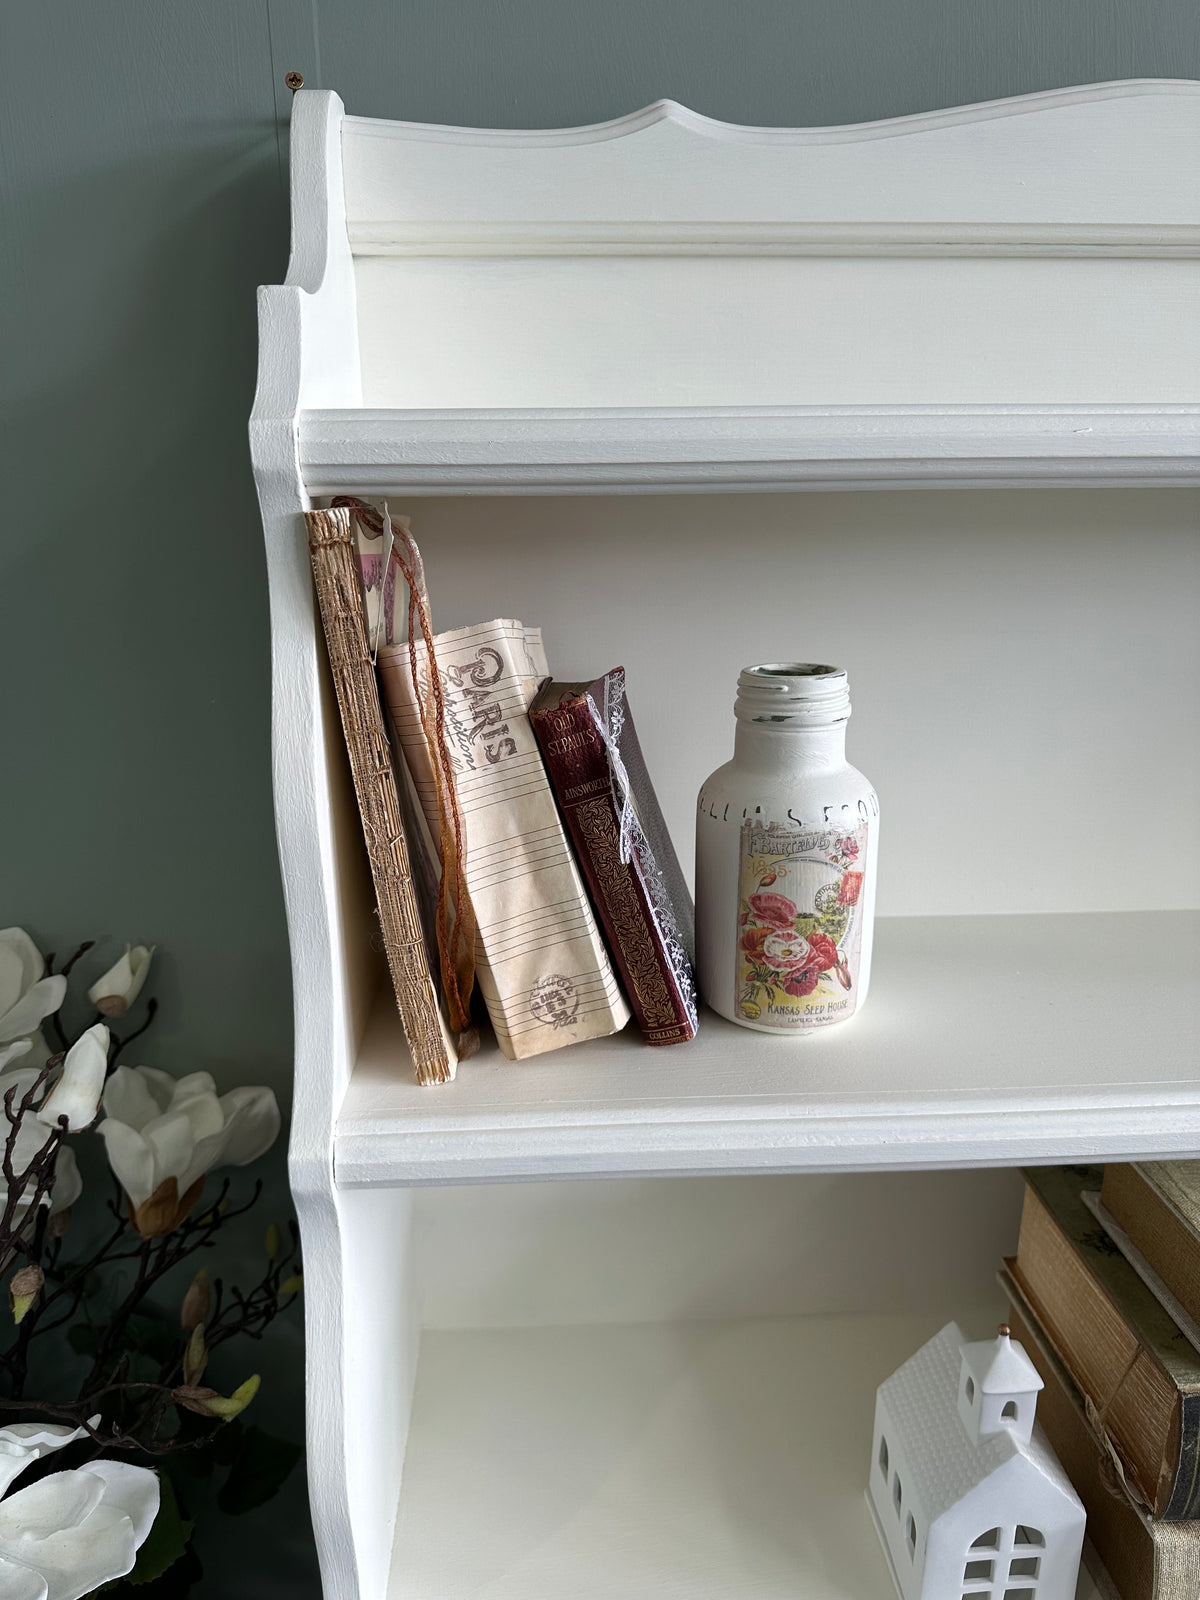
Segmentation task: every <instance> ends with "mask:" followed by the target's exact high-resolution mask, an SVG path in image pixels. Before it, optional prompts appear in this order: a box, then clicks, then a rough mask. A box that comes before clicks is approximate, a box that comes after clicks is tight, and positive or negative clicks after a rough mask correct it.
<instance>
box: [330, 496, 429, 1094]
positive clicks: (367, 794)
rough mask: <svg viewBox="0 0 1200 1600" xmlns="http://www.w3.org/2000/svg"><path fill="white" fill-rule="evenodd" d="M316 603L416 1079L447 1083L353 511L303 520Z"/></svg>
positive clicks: (337, 510)
mask: <svg viewBox="0 0 1200 1600" xmlns="http://www.w3.org/2000/svg"><path fill="white" fill-rule="evenodd" d="M305 520H306V522H307V523H308V544H309V553H310V555H311V558H312V569H313V579H314V582H315V586H316V591H317V604H318V606H319V607H320V611H321V622H322V625H323V627H324V630H325V644H326V648H327V650H328V653H329V665H330V669H331V671H332V673H333V685H334V690H335V692H336V695H337V703H338V711H339V713H340V715H341V720H342V733H343V735H344V736H345V740H346V752H347V754H348V756H349V758H350V772H351V775H352V777H353V779H354V793H355V796H356V797H357V800H358V809H359V814H360V816H361V818H362V826H363V834H364V836H365V838H366V842H367V856H368V859H369V861H370V864H371V878H372V881H373V882H374V886H375V899H376V904H377V909H378V914H379V923H380V928H381V930H382V934H383V947H384V950H385V952H386V954H387V962H388V968H389V970H390V972H391V976H392V984H393V987H394V988H395V991H396V1005H397V1007H398V1009H399V1012H400V1020H401V1022H402V1023H403V1024H404V1032H405V1035H406V1037H407V1039H408V1045H409V1049H410V1051H411V1052H412V1058H413V1066H414V1068H415V1071H416V1078H417V1082H418V1083H421V1084H434V1083H446V1082H448V1081H449V1080H450V1079H451V1078H453V1076H454V1069H455V1067H456V1065H457V1060H456V1057H455V1053H454V1049H453V1046H452V1045H451V1043H450V1039H449V1036H448V1034H447V1032H446V1028H445V1024H444V1023H443V1020H442V1015H441V1011H440V1009H439V1006H438V999H437V991H436V989H435V987H434V982H433V976H432V974H431V972H430V970H429V962H428V958H427V956H426V950H425V939H424V934H423V931H422V927H421V916H420V911H419V908H418V904H417V897H416V891H415V888H414V885H413V879H412V870H411V866H410V863H409V856H408V846H407V844H406V842H405V838H404V828H403V825H402V823H401V820H400V798H399V791H398V789H397V786H396V775H395V770H394V768H393V766H392V756H391V749H390V746H389V744H388V737H387V732H386V729H385V726H384V721H383V712H382V709H381V707H380V703H379V687H378V684H377V682H376V679H375V669H374V667H373V666H372V664H371V653H370V649H369V647H368V642H367V629H366V619H365V616H364V612H363V603H362V591H361V586H360V581H359V575H358V568H357V556H356V553H355V547H354V536H353V531H352V527H351V513H350V511H349V509H348V508H346V507H339V508H337V509H335V510H331V511H309V512H306V513H305Z"/></svg>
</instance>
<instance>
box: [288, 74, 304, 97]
mask: <svg viewBox="0 0 1200 1600" xmlns="http://www.w3.org/2000/svg"><path fill="white" fill-rule="evenodd" d="M283 81H284V83H286V84H287V86H288V88H289V89H290V90H291V91H292V93H293V94H295V92H296V90H297V89H303V87H304V74H303V73H302V72H289V73H288V75H287V77H286V78H285V79H284V80H283Z"/></svg>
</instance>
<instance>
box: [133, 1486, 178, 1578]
mask: <svg viewBox="0 0 1200 1600" xmlns="http://www.w3.org/2000/svg"><path fill="white" fill-rule="evenodd" d="M158 1486H159V1490H160V1491H161V1496H162V1498H161V1499H160V1500H159V1504H158V1515H157V1516H156V1517H155V1519H154V1526H153V1527H152V1528H151V1529H150V1532H149V1533H148V1534H147V1535H146V1542H145V1544H144V1545H143V1546H142V1548H141V1549H140V1550H139V1551H138V1555H137V1560H136V1561H135V1562H134V1566H133V1571H132V1572H130V1573H129V1574H128V1576H127V1577H126V1579H125V1582H126V1583H133V1584H145V1583H153V1582H154V1581H155V1579H156V1578H161V1577H162V1575H163V1573H164V1572H165V1571H166V1570H167V1568H168V1567H171V1566H174V1564H175V1563H176V1561H178V1560H179V1558H180V1556H181V1555H182V1554H183V1552H184V1551H185V1550H186V1548H187V1542H188V1540H189V1539H190V1538H191V1536H192V1529H193V1527H194V1526H195V1524H194V1523H192V1522H189V1521H188V1520H187V1518H186V1517H184V1516H182V1515H181V1513H180V1510H179V1501H178V1500H176V1498H175V1490H174V1488H173V1487H172V1485H171V1480H170V1478H168V1477H167V1476H166V1474H165V1473H160V1474H159V1478H158Z"/></svg>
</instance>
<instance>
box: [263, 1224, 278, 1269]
mask: <svg viewBox="0 0 1200 1600" xmlns="http://www.w3.org/2000/svg"><path fill="white" fill-rule="evenodd" d="M265 1243H266V1248H267V1260H268V1261H274V1259H275V1257H276V1256H277V1255H278V1254H279V1227H278V1224H277V1223H274V1222H273V1223H272V1224H271V1226H270V1227H269V1228H268V1229H267V1237H266V1241H265Z"/></svg>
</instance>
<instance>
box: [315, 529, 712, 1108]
mask: <svg viewBox="0 0 1200 1600" xmlns="http://www.w3.org/2000/svg"><path fill="white" fill-rule="evenodd" d="M308 524H309V544H310V550H311V555H312V564H313V572H314V577H315V581H316V589H317V596H318V600H319V602H320V609H321V618H322V623H323V625H324V630H325V636H326V643H327V646H328V650H329V656H330V661H331V665H332V667H333V677H334V686H335V689H336V692H337V697H338V705H339V710H340V712H341V717H342V727H343V732H344V734H345V740H346V748H347V753H348V756H349V760H350V768H351V772H352V774H353V777H354V783H355V792H356V795H357V798H358V802H359V810H360V813H361V817H362V823H363V832H364V837H365V840H366V844H367V853H368V856H369V858H370V863H371V870H372V875H373V879H374V884H375V891H376V898H377V904H378V914H379V919H380V925H381V931H382V937H383V944H384V948H385V950H386V952H387V956H388V961H389V965H390V967H391V972H392V978H393V986H394V989H395V994H396V1002H397V1006H398V1009H399V1012H400V1016H401V1019H402V1021H403V1023H404V1027H405V1031H406V1034H407V1037H408V1041H409V1045H410V1048H411V1051H412V1056H413V1060H414V1064H415V1068H416V1073H417V1078H418V1081H419V1082H422V1083H436V1082H445V1081H446V1080H447V1079H449V1078H450V1077H452V1076H453V1075H454V1070H455V1066H456V1063H457V1059H461V1058H462V1056H464V1055H465V1054H467V1053H468V1049H467V1048H464V1041H466V1040H467V1039H468V1038H471V1039H473V1035H471V1034H470V1033H469V1030H467V1029H466V1027H465V1019H464V1018H463V1017H462V1016H458V1017H457V1018H456V1017H455V1012H454V1008H453V1007H450V1008H449V1021H450V1023H451V1026H450V1027H448V1026H447V1020H448V1018H447V1015H445V1014H443V1013H444V1012H445V1010H446V991H447V988H448V987H450V986H451V985H452V984H453V983H454V981H455V974H456V973H457V972H458V970H459V969H458V966H457V965H456V962H455V961H454V959H452V958H451V957H448V955H447V950H446V945H447V926H448V921H449V925H450V926H451V927H456V926H461V925H467V926H469V927H470V929H471V934H472V945H473V955H474V974H473V975H474V978H475V979H477V980H478V985H479V992H480V994H481V996H482V999H483V1002H484V1004H485V1005H486V1008H487V1013H488V1016H489V1018H490V1021H491V1024H492V1028H493V1031H494V1033H495V1036H496V1040H497V1043H498V1044H499V1046H500V1049H501V1051H502V1052H503V1054H504V1055H505V1056H507V1057H508V1058H509V1059H510V1060H523V1059H525V1058H527V1057H530V1056H535V1055H540V1054H542V1053H544V1052H546V1051H550V1050H556V1049H559V1048H561V1047H562V1046H563V1045H566V1044H571V1043H575V1042H577V1041H580V1040H584V1039H594V1038H600V1037H603V1036H604V1035H606V1034H611V1033H616V1032H618V1031H619V1030H620V1029H622V1028H623V1027H624V1026H625V1025H626V1023H627V1022H628V1021H629V1020H630V1016H631V1013H632V1015H633V1016H635V1017H636V1019H637V1023H638V1026H639V1027H640V1029H641V1032H642V1035H643V1037H644V1040H645V1042H646V1043H648V1044H652V1045H668V1044H678V1043H684V1042H686V1041H688V1040H690V1039H692V1038H694V1037H695V1035H696V1030H697V1026H698V1016H697V1002H696V989H695V981H694V977H693V961H694V949H693V942H694V914H693V910H692V903H691V898H690V896H689V894H688V892H687V887H686V884H685V882H684V878H683V874H682V872H681V870H680V867H679V862H678V859H677V857H676V854H675V850H674V847H673V846H672V844H671V840H670V836H669V834H668V832H667V829H666V826H665V823H664V821H663V817H662V813H661V810H660V809H659V805H658V801H657V799H656V797H655V794H654V790H653V787H652V785H651V782H650V777H649V773H648V772H647V769H646V763H645V761H644V759H643V757H642V752H641V748H640V746H639V744H638V741H637V735H636V732H635V730H634V726H633V720H632V717H631V715H630V712H629V706H628V703H627V700H626V695H625V674H624V671H623V669H622V668H620V667H616V668H614V669H613V670H612V671H610V672H608V673H606V674H605V675H604V676H603V677H600V678H597V679H595V680H594V681H592V682H589V683H571V684H564V683H555V682H554V681H553V680H552V679H551V677H550V674H549V669H548V664H547V660H546V655H545V650H544V648H543V645H542V638H541V632H540V630H539V629H537V628H530V627H526V626H525V625H524V624H523V623H521V622H518V621H516V620H513V619H510V618H496V619H494V620H492V621H490V622H485V623H478V624H474V625H471V626H469V627H464V628H455V629H452V630H450V631H449V632H442V633H438V634H436V635H435V634H434V633H433V632H432V625H431V623H430V621H429V605H428V597H427V596H426V595H425V591H424V575H423V569H422V564H421V560H420V553H419V551H417V549H416V546H415V545H414V544H413V543H412V540H411V535H410V534H409V531H408V525H407V522H406V521H405V520H404V519H396V520H395V522H394V523H393V521H392V520H391V519H390V518H387V517H386V516H384V517H381V516H380V513H379V512H378V511H377V510H376V509H375V508H373V507H370V506H368V505H366V504H364V503H362V502H357V501H355V502H351V503H341V502H339V503H338V504H336V505H335V506H334V507H333V508H331V509H330V510H329V511H316V512H311V513H309V514H308ZM393 549H396V550H398V551H402V552H403V555H397V557H396V559H397V562H398V563H399V565H400V566H401V568H402V570H403V572H404V576H405V579H407V589H408V594H409V603H408V630H407V631H408V632H409V634H410V636H411V641H412V642H410V641H409V640H407V639H404V640H398V639H397V637H396V634H397V633H398V632H400V631H402V630H400V629H399V628H398V627H397V626H396V625H395V624H396V615H395V608H396V606H397V604H398V603H399V602H401V601H402V600H403V598H404V590H405V583H404V581H403V580H401V581H399V582H397V581H396V579H395V575H394V571H393V565H392V557H393ZM431 650H432V655H433V657H434V662H435V668H436V670H435V669H434V668H431V665H430V654H431ZM389 721H390V727H391V730H392V731H393V732H394V739H393V740H390V741H389V738H388V724H389ZM435 723H436V728H435V726H434V725H435ZM448 789H452V791H453V793H452V795H451V796H449V797H448V794H447V790H448ZM448 826H449V827H450V828H451V831H452V832H453V833H454V836H455V837H454V840H453V841H450V840H448V839H447V837H446V832H447V827H448ZM406 843H407V848H406ZM431 857H432V874H431V872H430V864H431ZM439 872H440V874H441V877H442V893H441V894H440V896H439V894H438V889H439ZM447 873H449V874H451V876H452V878H453V880H454V882H455V885H456V887H458V888H460V889H465V892H466V896H467V905H466V912H467V918H466V923H465V924H464V923H463V919H462V916H461V912H462V907H461V904H460V905H459V906H458V914H456V915H454V916H453V917H448V912H447V907H446V901H447V895H446V893H445V891H444V882H445V875H446V874H447ZM431 879H432V881H430V880H431ZM435 902H436V904H435ZM439 997H440V1001H441V1004H440V1006H439ZM456 1047H457V1050H456Z"/></svg>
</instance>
